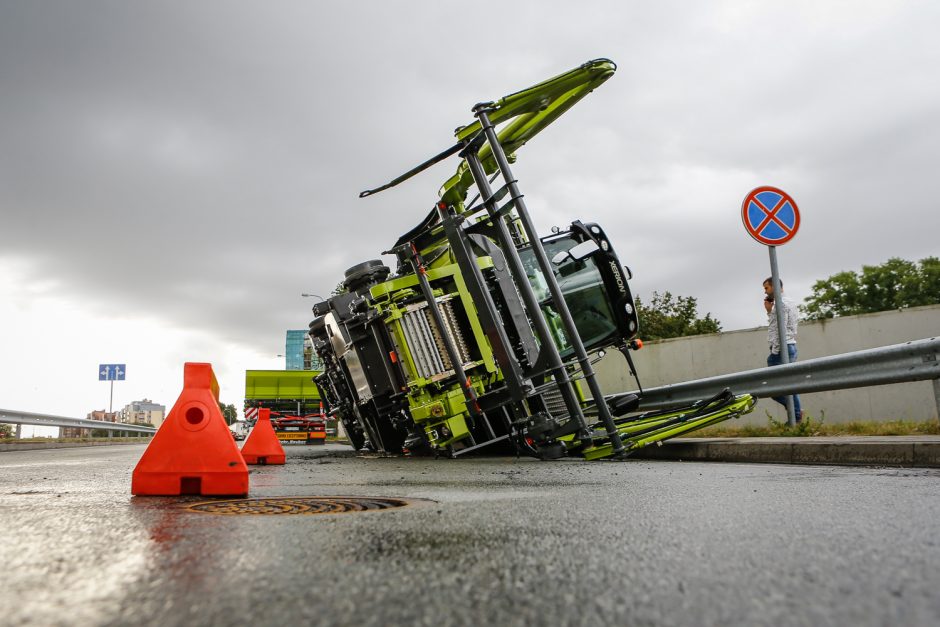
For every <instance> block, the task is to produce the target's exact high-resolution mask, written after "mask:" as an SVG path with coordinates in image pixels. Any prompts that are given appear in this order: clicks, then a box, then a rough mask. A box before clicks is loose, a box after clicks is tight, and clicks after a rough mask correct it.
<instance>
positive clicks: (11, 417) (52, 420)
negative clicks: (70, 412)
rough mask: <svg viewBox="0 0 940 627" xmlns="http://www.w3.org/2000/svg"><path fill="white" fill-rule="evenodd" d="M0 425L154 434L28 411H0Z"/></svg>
mask: <svg viewBox="0 0 940 627" xmlns="http://www.w3.org/2000/svg"><path fill="white" fill-rule="evenodd" d="M0 423H6V424H11V425H35V426H39V427H80V428H82V429H106V430H108V431H134V432H137V433H150V434H153V433H156V432H157V429H156V428H155V427H145V426H143V425H130V424H125V423H123V422H105V421H104V420H86V419H85V418H68V417H66V416H52V415H49V414H34V413H32V412H28V411H16V410H12V409H0Z"/></svg>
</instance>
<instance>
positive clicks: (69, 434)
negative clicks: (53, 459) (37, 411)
mask: <svg viewBox="0 0 940 627" xmlns="http://www.w3.org/2000/svg"><path fill="white" fill-rule="evenodd" d="M120 416H121V414H120V412H116V411H105V410H103V409H95V410H92V411H90V412H88V415H87V416H85V418H87V419H88V420H100V421H101V422H118V421H119V419H120ZM90 435H91V429H83V428H82V427H60V428H59V437H61V438H87V437H89V436H90Z"/></svg>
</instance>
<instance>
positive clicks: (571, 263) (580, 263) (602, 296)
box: [519, 237, 618, 357]
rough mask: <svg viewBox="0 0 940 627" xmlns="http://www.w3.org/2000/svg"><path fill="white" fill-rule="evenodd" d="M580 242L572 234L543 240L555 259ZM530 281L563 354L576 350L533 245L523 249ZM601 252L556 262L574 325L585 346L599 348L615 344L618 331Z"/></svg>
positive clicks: (546, 248) (555, 270)
mask: <svg viewBox="0 0 940 627" xmlns="http://www.w3.org/2000/svg"><path fill="white" fill-rule="evenodd" d="M577 243H578V242H577V241H575V240H574V239H572V238H571V237H561V238H558V239H553V240H549V241H545V242H542V246H543V247H544V248H545V254H546V255H547V256H548V258H549V259H553V258H554V257H555V255H557V254H558V253H560V252H563V251H566V250H568V249H570V248H571V247H572V246H575V245H576V244H577ZM519 256H520V257H521V259H522V264H523V266H524V267H525V271H526V275H527V276H528V278H529V283H531V284H532V288H533V290H534V291H535V294H536V296H537V297H538V299H539V303H540V304H541V309H542V314H543V315H544V316H545V319H546V320H547V321H548V328H549V329H550V330H551V333H552V336H553V338H554V340H555V344H556V345H557V346H558V350H559V351H560V352H561V354H562V356H563V357H566V356H567V355H568V354H570V353H571V352H573V349H572V347H571V343H570V342H569V341H568V338H567V336H566V335H565V329H564V325H563V324H562V321H561V316H559V315H558V312H557V311H555V308H554V307H553V306H552V304H551V295H550V294H549V291H548V286H547V285H546V283H545V277H544V275H543V274H542V272H541V270H539V267H538V263H537V262H536V260H535V253H533V252H532V249H531V248H525V249H523V250H520V251H519ZM597 257H598V255H592V256H590V257H587V258H585V259H580V260H575V259H570V258H569V259H567V260H565V261H563V262H562V263H561V264H559V265H555V264H552V266H553V268H554V272H555V277H556V278H557V280H558V284H559V286H560V287H561V291H562V294H564V297H565V302H566V303H567V304H568V309H569V310H570V311H571V317H572V318H574V324H575V326H576V327H577V329H578V334H579V335H580V336H581V341H582V342H583V343H584V347H585V349H587V350H588V351H591V350H597V349H600V348H603V347H605V346H609V345H611V344H613V343H615V338H616V336H617V334H618V329H617V324H616V322H615V319H614V314H613V310H612V309H611V304H610V296H609V294H608V293H607V289H606V288H605V286H604V280H603V278H602V277H601V273H600V271H599V270H598V268H597V262H596V259H597Z"/></svg>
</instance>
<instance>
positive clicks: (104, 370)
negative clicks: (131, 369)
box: [98, 364, 127, 381]
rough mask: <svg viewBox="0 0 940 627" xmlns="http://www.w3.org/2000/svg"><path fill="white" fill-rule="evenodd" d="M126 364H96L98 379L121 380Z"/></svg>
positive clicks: (125, 370)
mask: <svg viewBox="0 0 940 627" xmlns="http://www.w3.org/2000/svg"><path fill="white" fill-rule="evenodd" d="M125 372H127V364H101V365H100V366H98V380H99V381H123V380H124V373H125Z"/></svg>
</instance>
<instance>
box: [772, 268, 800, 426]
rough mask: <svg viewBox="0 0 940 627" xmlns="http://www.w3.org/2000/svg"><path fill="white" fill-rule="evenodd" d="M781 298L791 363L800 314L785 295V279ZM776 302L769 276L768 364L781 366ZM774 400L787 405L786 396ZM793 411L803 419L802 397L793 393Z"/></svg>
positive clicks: (791, 361) (781, 288)
mask: <svg viewBox="0 0 940 627" xmlns="http://www.w3.org/2000/svg"><path fill="white" fill-rule="evenodd" d="M780 298H781V300H783V319H784V321H785V322H784V324H785V325H786V332H787V348H786V350H787V355H789V357H790V363H791V364H792V363H793V362H795V361H796V331H797V323H798V320H799V316H798V314H797V311H796V305H795V304H794V303H793V301H792V300H790V299H789V298H787V297H786V296H784V295H783V281H782V280H781V281H780ZM776 306H777V305H776V303H774V284H773V279H772V278H771V277H768V278H767V279H766V280H765V281H764V309H765V310H766V311H767V342H768V344H770V354H769V355H767V365H768V366H779V365H780V364H782V363H783V359H782V358H781V357H780V334H779V333H778V332H777V310H776ZM773 400H775V401H777V402H778V403H780V404H781V405H783V406H784V407H786V406H787V397H786V396H775V397H773ZM793 411H794V413H795V414H796V421H797V422H800V421H802V420H803V410H802V408H801V407H800V397H799V396H797V395H796V394H794V395H793Z"/></svg>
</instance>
